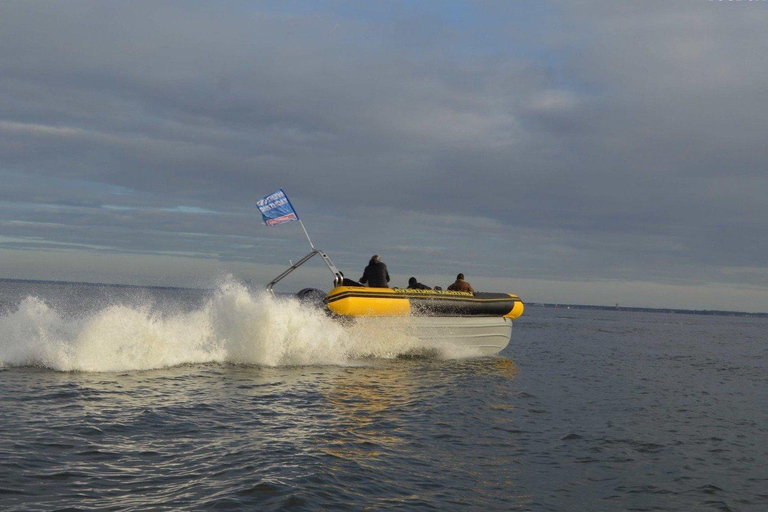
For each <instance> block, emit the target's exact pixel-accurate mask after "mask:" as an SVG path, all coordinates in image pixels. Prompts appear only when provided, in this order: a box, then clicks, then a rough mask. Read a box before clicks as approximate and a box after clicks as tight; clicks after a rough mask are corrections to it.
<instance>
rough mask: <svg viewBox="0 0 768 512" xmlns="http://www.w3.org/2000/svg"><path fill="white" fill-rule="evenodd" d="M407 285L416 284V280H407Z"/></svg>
mask: <svg viewBox="0 0 768 512" xmlns="http://www.w3.org/2000/svg"><path fill="white" fill-rule="evenodd" d="M408 284H416V278H415V277H412V278H410V279H408Z"/></svg>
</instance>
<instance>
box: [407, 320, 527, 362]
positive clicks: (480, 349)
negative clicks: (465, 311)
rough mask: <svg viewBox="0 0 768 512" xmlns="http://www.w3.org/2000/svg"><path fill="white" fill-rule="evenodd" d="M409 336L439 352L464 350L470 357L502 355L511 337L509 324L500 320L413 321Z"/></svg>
mask: <svg viewBox="0 0 768 512" xmlns="http://www.w3.org/2000/svg"><path fill="white" fill-rule="evenodd" d="M410 323H411V326H412V331H411V332H412V335H413V336H415V337H417V338H418V339H419V340H421V341H424V342H425V346H433V347H435V348H437V349H438V350H440V349H444V348H450V349H463V350H465V351H466V352H467V354H469V355H478V356H490V355H494V354H498V353H499V352H501V351H502V350H503V349H504V348H505V347H506V346H507V345H508V344H509V340H510V337H511V336H512V320H511V319H509V318H502V317H485V316H470V317H412V318H411V321H410Z"/></svg>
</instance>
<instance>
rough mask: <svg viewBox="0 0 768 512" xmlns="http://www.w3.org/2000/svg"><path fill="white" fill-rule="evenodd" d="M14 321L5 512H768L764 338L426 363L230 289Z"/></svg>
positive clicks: (22, 301) (657, 327)
mask: <svg viewBox="0 0 768 512" xmlns="http://www.w3.org/2000/svg"><path fill="white" fill-rule="evenodd" d="M0 312H1V313H0V509H1V510H65V509H66V510H179V509H183V510H321V509H326V510H342V509H349V510H361V509H374V510H380V509H404V510H422V509H423V510H428V509H436V510H468V509H471V510H535V511H538V510H557V511H562V510H574V511H585V510H590V511H593V510H606V511H608V510H760V511H762V510H768V319H765V318H741V317H726V316H694V315H679V314H678V315H676V314H664V313H642V312H622V311H585V310H575V309H571V310H568V309H554V308H543V307H529V308H528V309H527V310H526V312H525V315H524V316H523V317H522V318H521V319H519V320H518V321H517V322H516V323H515V327H514V329H513V334H512V342H511V343H510V345H509V346H508V347H507V348H506V349H505V350H504V351H503V352H502V353H501V354H500V355H499V356H498V357H485V358H476V357H466V356H467V355H468V354H466V353H461V352H454V351H452V350H446V351H443V352H440V353H437V354H434V355H432V356H430V357H405V358H404V357H401V356H402V354H408V353H411V352H412V351H413V349H414V348H415V346H416V345H415V343H416V341H415V340H412V339H410V338H408V336H407V335H405V334H404V333H402V332H401V329H399V328H398V325H397V324H393V325H391V326H388V327H387V328H386V329H381V330H379V331H373V332H372V331H370V330H368V329H365V328H364V327H353V328H348V327H343V326H340V325H338V324H336V323H334V322H333V321H331V320H329V319H328V318H326V317H324V316H323V315H320V314H308V313H307V312H306V311H305V310H303V309H302V308H301V306H300V305H298V304H296V303H293V302H290V301H288V302H286V301H276V300H273V299H270V298H268V297H266V296H263V295H261V294H260V293H256V292H253V291H249V290H248V289H247V288H245V287H243V286H242V285H239V284H237V283H235V282H232V281H225V282H223V283H221V284H220V285H219V286H218V287H217V288H215V289H213V290H211V291H190V290H173V289H135V288H116V287H94V286H82V285H71V284H70V285H62V284H30V283H11V282H2V283H0ZM470 355H471V354H470Z"/></svg>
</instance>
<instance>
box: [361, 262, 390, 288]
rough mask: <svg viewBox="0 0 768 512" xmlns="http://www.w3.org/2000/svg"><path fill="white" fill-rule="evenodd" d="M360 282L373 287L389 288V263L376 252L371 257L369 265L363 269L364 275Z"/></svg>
mask: <svg viewBox="0 0 768 512" xmlns="http://www.w3.org/2000/svg"><path fill="white" fill-rule="evenodd" d="M360 282H361V283H363V284H365V283H368V286H370V287H371V288H389V285H388V284H387V283H388V282H389V272H388V271H387V265H385V264H384V262H383V261H381V258H380V257H379V255H378V254H374V255H373V256H372V257H371V261H369V262H368V266H367V267H365V270H364V271H363V277H361V278H360Z"/></svg>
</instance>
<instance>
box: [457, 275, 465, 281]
mask: <svg viewBox="0 0 768 512" xmlns="http://www.w3.org/2000/svg"><path fill="white" fill-rule="evenodd" d="M459 279H461V280H462V281H463V280H464V274H459V275H457V276H456V280H457V281H458V280H459Z"/></svg>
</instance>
